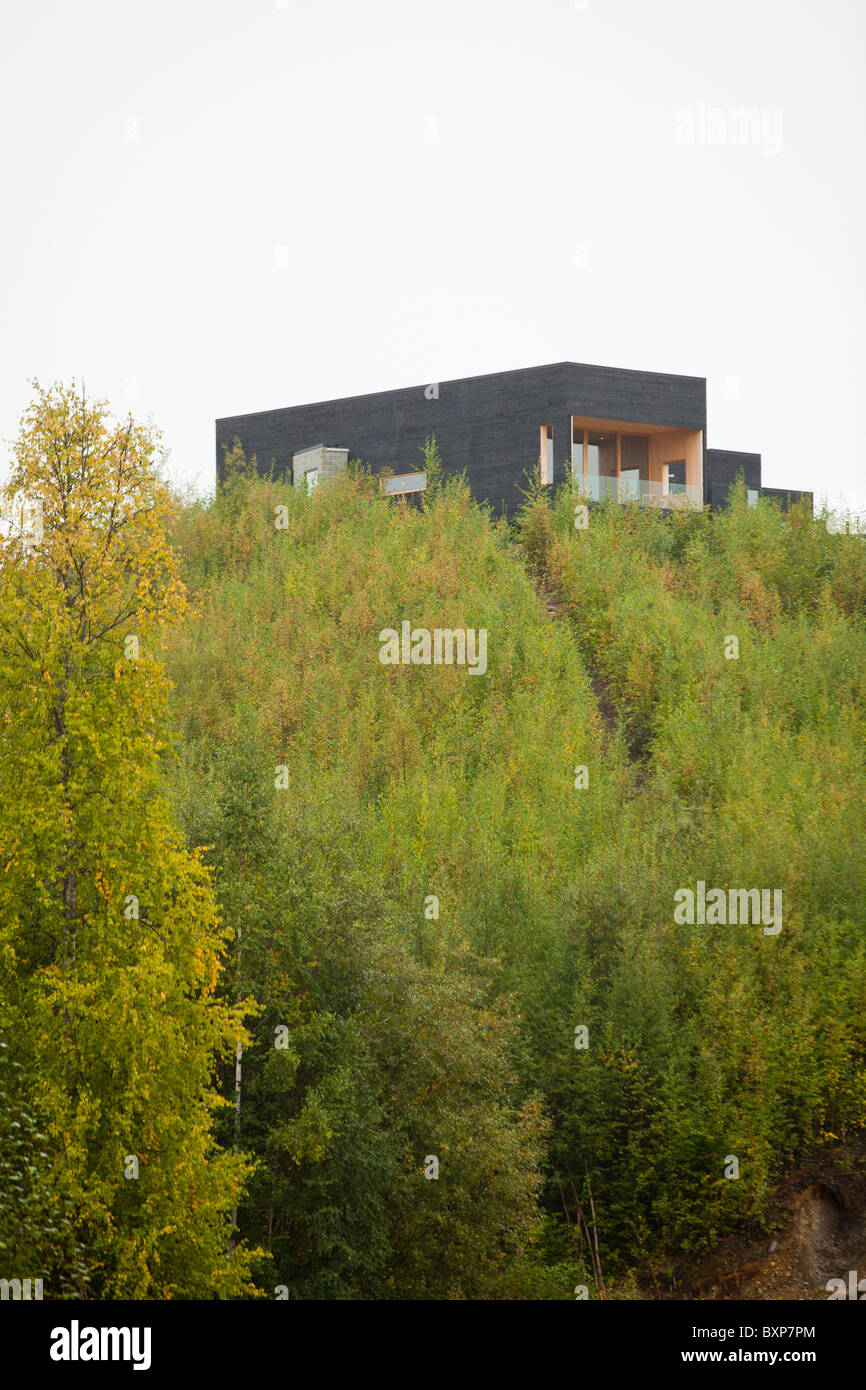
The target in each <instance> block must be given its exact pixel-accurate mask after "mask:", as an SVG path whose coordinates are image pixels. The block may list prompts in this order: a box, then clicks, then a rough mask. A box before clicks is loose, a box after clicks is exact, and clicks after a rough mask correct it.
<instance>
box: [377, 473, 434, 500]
mask: <svg viewBox="0 0 866 1390" xmlns="http://www.w3.org/2000/svg"><path fill="white" fill-rule="evenodd" d="M379 486H380V487H381V489H382V491H383V492H384V494H385V496H386V497H403V496H404V495H405V494H406V493H407V492H424V490H425V489H426V487H427V474H426V473H396V474H394V473H392V474H390V475H387V474H384V475H383V476H382V477H380V479H379Z"/></svg>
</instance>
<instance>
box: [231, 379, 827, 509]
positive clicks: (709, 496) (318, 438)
mask: <svg viewBox="0 0 866 1390" xmlns="http://www.w3.org/2000/svg"><path fill="white" fill-rule="evenodd" d="M431 435H435V437H436V442H437V444H438V447H439V453H440V455H441V457H442V460H443V465H444V470H445V472H446V474H447V473H449V472H463V471H465V473H466V477H467V479H468V482H469V486H470V489H471V491H472V494H473V496H474V497H476V498H477V499H478V500H480V501H486V502H489V503H490V504H491V506H492V507H493V508H494V509H495V510H496V511H497V512H498V511H500V510H502V508H503V507H504V508H505V510H506V511H508V512H513V511H514V510H516V508H517V507H518V506H519V505H520V503H521V501H522V498H521V494H520V489H521V488H523V487H525V485H526V484H525V475H526V473H527V472H531V471H532V470H533V469H534V468H536V467H537V466H538V464H539V460H540V463H541V477H542V482H543V483H546V484H549V485H550V486H552V487H557V486H558V485H559V484H560V483H561V482H563V481H564V480H565V478H566V477H567V476H572V477H573V478H574V481H575V482H576V484H577V485H578V487H579V488H580V489H581V490H582V492H583V493H584V494H585V496H586V497H587V498H588V499H589V501H591V502H593V501H595V502H598V501H601V500H603V499H604V498H606V497H613V498H616V499H617V500H618V501H623V502H625V501H635V502H642V503H644V504H649V505H654V506H659V507H662V508H667V509H675V508H680V507H702V506H704V505H709V506H710V507H713V508H718V507H721V506H723V505H724V503H725V501H726V499H727V496H728V491H729V489H730V487H731V484H732V483H733V482H734V480H735V478H736V476H737V473H738V472H742V473H743V474H744V477H745V481H746V486H747V488H748V490H749V500H750V501H755V500H757V498H758V497H759V496H768V497H774V498H776V499H778V500H779V501H780V502H781V504H782V506H783V507H785V508H787V506H788V505H789V503H790V502H794V501H797V500H798V499H799V498H800V497H802V496H806V497H808V498H809V502H810V505H811V502H812V494H811V493H801V492H796V491H793V490H788V489H782V488H767V487H763V486H762V484H761V455H760V454H749V453H738V452H732V451H730V450H725V449H708V448H707V383H706V379H705V378H704V377H693V376H673V375H669V374H665V373H662V372H635V371H628V370H624V369H622V368H618V367H596V366H590V365H588V364H585V363H581V362H558V363H555V364H554V365H552V366H547V367H526V368H522V369H520V370H518V371H511V372H493V373H490V374H489V375H485V376H474V377H461V378H459V379H458V380H456V381H440V382H433V383H428V384H427V385H423V386H410V387H404V388H402V389H400V390H397V391H376V392H374V393H373V394H372V395H366V396H347V397H344V398H343V399H341V400H333V401H319V402H317V403H315V404H312V405H295V406H288V407H286V408H284V409H279V410H263V411H257V412H256V413H255V414H252V415H233V416H228V417H226V418H225V419H221V420H217V422H216V447H217V476H218V477H220V476H221V474H222V468H223V460H224V450H225V449H226V448H231V446H232V444H233V442H234V440H235V439H236V438H237V439H239V440H240V442H241V444H242V445H243V448H244V451H245V453H246V454H247V457H250V456H252V455H253V454H255V455H256V458H257V460H258V462H259V465H260V466H263V467H266V468H269V467H270V465H271V463H273V465H274V475H275V476H276V477H281V476H285V475H288V476H289V477H290V478H291V479H292V481H293V483H294V484H295V485H296V486H297V485H302V486H306V487H307V488H308V490H311V489H312V488H313V487H316V486H318V484H320V483H322V482H325V481H326V480H327V479H328V478H330V477H333V476H334V474H335V473H338V472H340V471H341V470H342V469H344V468H345V467H346V466H347V463H348V461H349V459H350V458H355V459H362V460H364V461H366V462H367V463H369V464H370V465H371V466H372V468H373V470H374V471H375V472H377V473H379V475H380V478H381V486H382V491H383V492H384V493H386V494H388V495H391V496H394V495H407V494H408V495H411V494H414V493H418V492H421V491H423V490H424V488H425V487H426V476H425V474H424V472H423V467H424V465H423V456H422V454H421V452H420V451H421V449H422V447H423V445H424V441H425V440H426V439H428V438H429V437H430V436H431Z"/></svg>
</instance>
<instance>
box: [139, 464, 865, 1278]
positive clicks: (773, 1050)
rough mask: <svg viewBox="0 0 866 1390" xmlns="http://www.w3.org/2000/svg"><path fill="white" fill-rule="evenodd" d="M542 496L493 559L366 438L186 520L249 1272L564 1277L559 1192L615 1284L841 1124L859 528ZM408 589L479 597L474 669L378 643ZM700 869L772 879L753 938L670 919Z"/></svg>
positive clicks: (747, 1213) (190, 797)
mask: <svg viewBox="0 0 866 1390" xmlns="http://www.w3.org/2000/svg"><path fill="white" fill-rule="evenodd" d="M573 506H574V499H572V498H571V497H570V495H569V494H568V493H567V492H565V493H563V495H562V496H561V497H560V498H558V499H557V502H556V506H555V507H550V506H549V504H548V503H547V501H546V500H544V499H541V498H539V497H536V498H535V499H534V500H530V502H529V503H528V504H527V508H526V510H525V514H524V516H523V518H522V525H521V527H520V528H519V530H518V533H517V537H518V539H520V540H522V543H523V554H521V553H519V552H518V550H517V549H516V547H515V545H514V540H515V536H513V535H512V534H511V533H510V531H509V529H508V527H507V526H506V525H505V524H504V523H501V522H500V523H494V522H492V520H491V519H490V517H489V516H488V514H487V513H485V512H484V511H483V510H481V509H479V508H478V507H477V506H475V505H474V504H473V503H472V502H471V501H470V499H469V497H468V494H467V493H466V491H465V489H464V488H463V487H462V486H461V485H460V484H449V485H448V486H447V487H445V488H444V489H442V488H439V487H436V488H435V489H433V490H431V494H430V495H429V496H428V497H427V499H426V502H425V505H424V508H423V509H419V510H416V509H414V508H411V507H406V506H405V505H404V504H402V503H397V504H392V505H389V504H387V503H385V502H384V500H383V499H382V498H381V497H380V496H379V494H378V490H377V489H376V487H375V485H374V483H373V482H371V480H370V479H369V478H367V477H366V476H365V475H364V474H363V473H362V472H359V473H357V474H354V473H353V474H350V475H348V476H346V477H345V478H342V479H339V480H337V481H335V482H333V483H331V484H329V485H328V486H327V487H323V488H322V489H320V490H319V491H318V492H317V493H315V494H314V495H313V496H312V497H309V498H308V497H306V496H303V495H301V493H300V490H294V489H292V488H291V487H287V486H285V485H282V484H277V483H273V482H269V481H262V480H258V479H251V478H249V477H246V476H244V474H243V471H241V472H240V473H239V474H238V475H237V476H235V477H233V480H232V481H231V482H230V483H229V485H228V487H227V488H226V489H225V490H224V491H223V492H222V493H221V494H220V495H219V496H218V498H217V499H216V501H215V502H213V503H211V504H208V505H197V506H194V507H190V508H187V509H186V510H185V511H184V512H183V513H182V515H181V517H180V519H179V522H178V528H177V536H176V541H177V544H178V546H179V548H180V551H181V554H182V558H183V564H184V570H185V578H186V582H187V584H188V585H189V587H190V590H191V596H192V598H193V600H194V602H195V603H196V605H197V612H196V613H195V614H194V615H193V617H191V618H190V619H189V620H188V621H186V622H185V623H184V624H183V626H181V627H178V628H177V629H176V630H174V631H173V632H172V633H171V634H170V635H169V639H168V641H167V652H166V657H167V662H168V667H169V671H170V674H171V676H172V678H173V680H174V682H175V692H174V708H175V718H176V725H177V732H178V735H179V741H178V747H177V758H176V762H175V764H174V767H173V772H172V775H173V778H174V792H175V799H176V803H177V805H178V808H179V810H180V813H181V816H182V818H183V822H184V825H185V828H186V833H187V835H188V837H189V840H190V841H191V843H193V844H205V845H207V846H209V850H208V854H207V856H206V857H207V859H208V860H209V862H210V863H211V864H212V865H213V868H214V878H215V886H216V889H217V894H218V900H219V903H220V907H221V911H222V914H223V916H224V918H225V921H226V923H227V924H228V925H229V926H230V927H231V928H232V929H233V930H234V932H235V943H234V948H233V950H234V955H233V964H232V971H231V974H232V979H231V980H227V981H226V989H227V991H229V992H231V993H233V994H236V995H238V996H242V995H249V996H252V997H254V998H255V999H256V1000H257V1001H258V1014H257V1015H256V1016H255V1017H254V1018H252V1019H251V1021H250V1026H251V1029H252V1032H253V1035H254V1038H255V1042H254V1045H253V1047H252V1048H251V1049H249V1050H248V1051H247V1054H246V1055H245V1056H244V1058H243V1062H242V1088H241V1106H240V1120H239V1125H238V1129H237V1133H236V1134H235V1133H234V1132H233V1131H232V1130H231V1128H228V1129H227V1130H226V1132H225V1134H224V1139H225V1142H227V1143H230V1142H234V1141H235V1140H236V1142H237V1143H238V1144H239V1145H240V1146H242V1147H244V1148H246V1149H248V1150H249V1151H250V1152H251V1153H253V1154H254V1155H256V1156H257V1158H258V1160H259V1166H258V1170H257V1173H256V1176H255V1178H254V1181H253V1184H252V1187H251V1191H250V1194H249V1199H248V1201H247V1202H246V1204H245V1206H244V1208H243V1209H242V1211H241V1213H240V1224H241V1229H242V1231H243V1232H244V1234H246V1235H248V1236H249V1237H250V1243H251V1244H256V1243H261V1244H263V1245H264V1246H265V1247H267V1248H268V1249H269V1250H270V1251H271V1252H272V1256H273V1264H272V1266H271V1267H268V1268H263V1269H262V1271H261V1274H260V1277H261V1280H262V1284H263V1287H265V1288H268V1289H271V1288H272V1286H273V1285H275V1284H284V1285H286V1286H287V1288H288V1290H289V1292H290V1294H291V1295H292V1296H298V1297H310V1296H323V1297H337V1298H342V1297H347V1298H353V1297H389V1296H396V1297H416V1298H424V1297H441V1296H446V1297H482V1298H487V1297H507V1296H514V1295H517V1296H526V1297H572V1296H573V1286H574V1284H575V1282H580V1281H583V1282H586V1283H588V1284H589V1285H590V1288H591V1289H593V1291H594V1283H593V1279H592V1275H591V1273H590V1260H589V1257H588V1254H587V1245H586V1235H587V1232H586V1228H585V1227H584V1228H583V1233H582V1234H581V1228H580V1222H579V1219H578V1211H577V1201H578V1198H580V1200H581V1201H582V1203H583V1206H584V1215H585V1216H587V1217H589V1215H590V1213H589V1207H588V1203H587V1198H588V1194H589V1190H590V1186H591V1192H592V1197H593V1199H594V1206H595V1213H596V1219H597V1235H598V1242H599V1252H600V1257H601V1265H602V1268H603V1269H604V1272H605V1274H606V1275H608V1276H609V1277H610V1278H611V1279H612V1283H613V1287H614V1288H615V1289H616V1288H617V1287H619V1288H622V1287H624V1285H623V1284H622V1282H621V1281H622V1279H623V1278H624V1277H625V1275H626V1272H627V1271H628V1270H630V1269H635V1268H637V1267H641V1268H642V1269H650V1268H653V1269H655V1268H661V1267H663V1266H664V1265H665V1263H666V1261H667V1260H668V1259H669V1257H670V1252H671V1251H673V1250H675V1249H677V1248H682V1247H683V1246H685V1247H687V1248H689V1247H690V1248H698V1247H702V1246H704V1245H706V1244H707V1243H708V1242H710V1241H712V1240H713V1239H714V1237H715V1236H716V1235H717V1234H718V1233H720V1232H721V1231H723V1230H725V1229H729V1228H732V1227H734V1226H736V1225H737V1223H741V1222H743V1221H745V1220H748V1219H753V1218H755V1217H759V1216H760V1214H761V1213H762V1212H763V1211H764V1210H765V1209H766V1205H767V1201H768V1199H769V1195H770V1192H771V1188H772V1183H773V1181H774V1179H775V1178H776V1177H777V1176H778V1175H779V1174H780V1173H781V1172H782V1171H784V1168H785V1165H786V1164H788V1163H790V1161H791V1160H792V1158H793V1156H794V1155H796V1154H798V1153H801V1152H802V1151H803V1150H804V1149H805V1148H807V1147H808V1146H810V1145H815V1144H821V1143H822V1142H827V1141H828V1140H829V1138H830V1137H831V1136H834V1135H839V1136H844V1135H845V1134H847V1133H848V1132H849V1130H853V1129H856V1128H858V1127H860V1126H862V1125H863V1123H864V1119H866V1070H864V1044H866V1027H864V1023H863V1019H864V1003H866V970H864V942H866V935H864V911H863V906H862V904H863V901H864V888H866V884H864V874H866V870H864V864H866V855H864V852H863V851H864V843H863V842H864V817H863V811H862V807H863V794H864V762H863V748H864V738H863V734H864V682H866V675H864V672H866V661H864V657H866V631H864V616H863V615H864V596H866V563H864V550H866V547H864V545H863V542H862V541H861V540H860V539H859V538H857V537H845V536H830V535H828V534H827V532H826V528H822V526H821V524H820V522H813V521H812V519H811V518H809V517H806V516H805V515H802V514H794V515H792V516H791V518H790V519H788V520H787V521H786V520H784V519H783V518H782V517H781V515H780V514H779V513H778V512H777V511H775V509H773V508H772V507H770V506H769V505H766V504H762V505H761V506H759V507H758V508H755V509H749V508H747V507H746V506H745V502H744V499H740V500H739V501H736V502H735V504H734V505H733V507H732V509H731V511H730V512H729V513H727V514H724V515H722V516H708V515H699V516H697V517H688V518H677V519H675V520H670V519H665V518H662V517H659V516H656V515H652V514H649V513H645V512H641V511H638V510H637V509H634V508H630V507H626V508H617V507H607V508H602V509H598V510H594V511H593V513H592V516H591V518H590V520H589V526H588V527H587V528H586V529H577V528H575V527H574V525H573ZM535 574H537V575H541V576H542V582H543V583H545V584H547V585H548V586H549V587H550V588H551V589H555V590H556V591H557V592H558V594H559V595H560V596H561V598H562V600H563V601H564V603H565V606H566V616H565V618H564V620H563V621H561V622H551V621H550V620H549V618H548V617H547V615H546V613H545V611H544V607H543V605H542V604H541V603H539V600H538V595H537V593H536V587H535V582H534V575H535ZM404 620H408V621H409V622H411V624H412V628H413V629H421V628H426V629H429V630H431V631H432V630H434V629H437V628H448V629H458V628H466V629H473V630H476V631H477V630H478V629H482V628H483V629H486V631H487V634H488V648H487V670H486V673H485V674H483V675H480V674H479V675H473V674H470V672H469V670H468V669H467V668H466V667H460V666H450V667H449V666H444V665H440V666H435V665H423V664H420V665H383V664H382V662H381V661H380V649H381V646H382V642H381V640H380V633H381V632H382V631H383V630H385V629H389V628H393V629H397V630H398V631H399V630H400V627H401V623H402V622H403V621H404ZM731 636H735V637H736V638H737V639H738V643H739V655H738V657H737V658H736V659H728V658H726V656H725V650H726V643H727V640H728V639H729V638H730V637H731ZM593 679H594V680H595V681H596V684H597V686H598V688H601V686H599V685H598V683H599V682H601V683H602V685H603V688H604V689H605V691H606V692H607V694H608V695H609V698H610V699H611V700H612V702H613V705H614V707H615V709H616V711H617V714H618V719H619V733H617V734H615V735H614V736H609V735H608V734H607V731H606V729H605V724H604V721H603V720H602V718H601V716H600V714H599V710H598V707H597V704H596V699H595V696H594V694H593V685H592V680H593ZM630 753H631V757H630V756H629V754H630ZM578 768H585V769H586V776H582V775H581V774H579V773H578V772H577V769H578ZM279 769H285V772H283V773H281V772H280V771H278V770H279ZM585 782H588V784H587V785H584V783H585ZM284 784H285V785H284ZM698 880H702V881H704V882H705V883H706V884H707V886H708V887H711V886H712V887H720V888H725V889H728V888H737V889H738V888H744V889H746V888H753V887H759V888H768V889H778V890H781V891H782V892H783V901H784V913H783V925H782V929H781V931H779V932H778V933H776V934H772V935H768V934H764V932H763V931H762V928H761V926H760V925H746V926H727V925H725V926H723V925H716V926H707V925H697V924H695V925H688V924H680V923H678V922H676V921H675V917H674V895H675V893H677V891H678V890H680V889H683V888H692V889H694V888H695V885H696V882H697V881H698ZM581 1027H583V1028H586V1030H587V1033H586V1038H585V1041H586V1043H587V1046H585V1047H583V1046H576V1043H580V1042H582V1041H583V1040H584V1038H583V1035H582V1034H580V1033H577V1034H576V1031H575V1030H576V1029H579V1028H581ZM275 1044H279V1045H275ZM232 1085H233V1078H227V1079H226V1086H227V1094H230V1093H231V1087H232ZM731 1156H735V1157H736V1158H737V1160H738V1165H739V1177H738V1178H736V1179H733V1178H726V1177H725V1170H726V1167H728V1168H729V1169H730V1166H731V1165H730V1158H731ZM434 1157H435V1158H436V1159H437V1161H438V1165H439V1176H438V1178H432V1177H428V1176H425V1171H426V1172H429V1171H430V1170H431V1164H430V1159H432V1158H434ZM590 1224H591V1217H590Z"/></svg>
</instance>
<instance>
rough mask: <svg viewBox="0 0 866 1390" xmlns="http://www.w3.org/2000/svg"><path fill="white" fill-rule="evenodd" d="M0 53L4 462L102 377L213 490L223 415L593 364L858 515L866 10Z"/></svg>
mask: <svg viewBox="0 0 866 1390" xmlns="http://www.w3.org/2000/svg"><path fill="white" fill-rule="evenodd" d="M2 30H3V33H2V43H0V108H2V117H3V119H2V131H3V134H2V155H0V161H2V164H0V191H2V257H0V277H2V281H0V285H2V292H0V310H2V332H0V354H2V361H0V371H2V393H0V437H2V439H3V440H4V441H6V440H8V439H10V438H11V437H13V436H14V435H15V433H16V432H17V428H18V421H19V418H20V415H21V412H22V410H23V408H24V406H25V403H26V401H27V399H28V397H29V394H30V388H29V386H28V378H30V377H37V378H38V379H39V380H40V381H41V382H42V383H43V384H47V383H48V382H50V381H52V380H55V379H64V380H70V379H72V378H75V379H76V380H78V381H80V379H81V378H82V377H83V378H84V381H85V385H86V388H87V391H88V393H89V394H91V395H95V396H99V397H107V398H108V400H109V401H110V404H111V406H112V408H113V409H114V410H115V411H116V412H117V413H119V414H123V415H125V414H126V413H127V412H128V411H129V410H132V412H133V413H134V414H135V415H137V416H140V417H142V418H147V417H149V416H150V417H152V418H153V421H154V423H155V424H157V425H158V426H160V427H161V429H162V430H163V432H164V436H165V443H166V446H167V448H168V449H169V450H170V451H171V453H170V460H169V469H170V472H171V474H172V476H173V477H174V478H175V480H177V481H178V482H181V481H182V482H189V483H194V484H196V485H197V487H198V488H199V489H200V490H206V489H208V488H210V487H211V486H212V484H213V474H214V462H215V460H214V420H215V418H216V417H217V416H221V415H230V414H234V413H236V412H243V411H252V410H264V409H269V408H274V407H278V406H287V405H295V404H299V403H301V402H304V401H314V400H322V399H328V398H331V397H337V396H343V395H355V394H359V393H361V392H365V391H377V390H387V389H389V388H392V387H398V386H410V385H415V384H419V383H426V382H431V381H445V380H448V379H449V378H451V377H460V376H471V375H474V374H476V373H482V372H492V371H501V370H505V369H510V368H515V367H528V366H535V365H538V364H541V363H546V362H558V361H563V360H570V361H577V362H595V363H603V364H606V365H611V366H619V367H631V368H638V369H642V370H652V371H663V372H683V373H687V374H689V375H694V376H705V377H707V379H708V414H709V422H708V436H709V443H710V445H711V446H714V447H719V448H728V449H747V450H755V451H759V452H761V453H762V454H763V459H764V473H763V477H764V482H765V483H766V484H767V485H769V486H790V487H796V488H810V489H813V490H814V491H815V492H816V497H817V496H818V495H824V496H827V497H828V498H829V500H830V501H831V502H832V503H833V504H834V505H838V504H839V503H840V502H848V503H849V504H853V505H856V506H858V507H862V506H864V505H866V461H864V460H866V456H864V447H863V438H862V433H861V428H860V426H861V424H862V412H863V399H864V390H863V384H864V379H866V371H864V368H866V361H864V358H866V350H864V333H863V320H864V276H863V260H862V258H863V249H864V246H866V226H864V222H866V218H864V186H866V178H864V174H866V139H864V136H866V100H864V87H866V81H864V79H866V61H864V32H866V0H823V3H822V4H820V5H816V4H814V3H807V2H806V0H653V3H648V2H647V0H523V3H517V2H516V0H445V3H443V0H438V3H435V4H433V3H427V4H419V3H416V2H415V0H369V3H363V0H207V3H204V0H146V3H144V2H142V0H139V3H134V4H133V3H130V0H79V3H75V0H40V3H38V4H26V3H22V0H19V3H18V4H17V6H14V7H13V6H12V5H7V6H4V15H3V20H2ZM749 110H750V111H752V112H753V113H756V115H757V119H755V118H753V120H752V121H751V122H749V123H747V125H748V128H747V125H746V124H744V123H743V122H742V121H741V118H740V114H739V113H741V112H744V111H749ZM338 442H339V441H338ZM7 455H8V446H7V445H6V443H5V442H4V443H3V445H2V458H0V474H2V472H4V471H5V460H6V458H7Z"/></svg>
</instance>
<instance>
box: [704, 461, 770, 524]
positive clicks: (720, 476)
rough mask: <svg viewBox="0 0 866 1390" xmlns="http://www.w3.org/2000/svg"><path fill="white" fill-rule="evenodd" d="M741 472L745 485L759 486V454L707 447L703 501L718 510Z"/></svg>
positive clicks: (725, 500)
mask: <svg viewBox="0 0 866 1390" xmlns="http://www.w3.org/2000/svg"><path fill="white" fill-rule="evenodd" d="M739 472H742V473H743V475H744V477H745V480H746V487H749V488H760V486H761V455H760V454H744V453H740V452H738V451H737V450H735V449H707V455H706V464H705V469H704V501H705V502H708V503H709V505H710V506H711V507H712V508H713V510H714V511H718V509H719V508H720V507H723V506H724V505H725V503H726V502H727V500H728V493H729V492H730V490H731V488H732V487H733V485H734V483H735V482H736V478H737V474H738V473H739Z"/></svg>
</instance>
